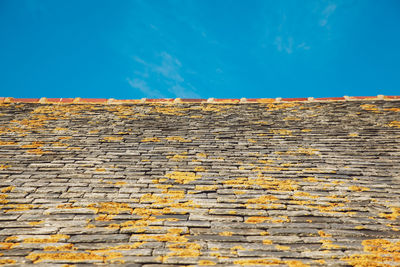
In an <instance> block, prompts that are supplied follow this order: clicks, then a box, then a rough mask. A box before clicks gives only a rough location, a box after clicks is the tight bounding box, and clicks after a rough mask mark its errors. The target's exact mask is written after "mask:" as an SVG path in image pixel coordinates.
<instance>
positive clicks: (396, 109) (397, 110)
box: [385, 108, 400, 112]
mask: <svg viewBox="0 0 400 267" xmlns="http://www.w3.org/2000/svg"><path fill="white" fill-rule="evenodd" d="M385 110H388V111H394V112H400V108H385Z"/></svg>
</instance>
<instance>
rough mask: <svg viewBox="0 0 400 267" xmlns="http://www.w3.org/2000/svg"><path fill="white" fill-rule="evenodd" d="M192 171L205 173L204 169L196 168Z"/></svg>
mask: <svg viewBox="0 0 400 267" xmlns="http://www.w3.org/2000/svg"><path fill="white" fill-rule="evenodd" d="M194 171H195V172H204V171H206V169H204V167H201V166H197V167H195V168H194Z"/></svg>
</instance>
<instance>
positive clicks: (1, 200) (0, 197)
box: [0, 194, 9, 209]
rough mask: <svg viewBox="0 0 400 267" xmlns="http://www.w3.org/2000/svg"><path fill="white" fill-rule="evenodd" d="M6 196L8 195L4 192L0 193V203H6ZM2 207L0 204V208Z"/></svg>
mask: <svg viewBox="0 0 400 267" xmlns="http://www.w3.org/2000/svg"><path fill="white" fill-rule="evenodd" d="M7 197H8V195H6V194H0V204H7V203H8V202H9V201H8V200H7V199H6V198H7ZM1 208H2V207H1V206H0V209H1Z"/></svg>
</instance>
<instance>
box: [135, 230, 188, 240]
mask: <svg viewBox="0 0 400 267" xmlns="http://www.w3.org/2000/svg"><path fill="white" fill-rule="evenodd" d="M179 230H181V229H179ZM135 236H138V237H139V238H140V240H155V241H159V242H174V243H185V242H187V241H188V239H187V238H186V236H185V235H181V234H180V232H179V233H178V232H177V231H176V230H174V229H169V230H168V233H166V234H162V235H146V234H143V235H135Z"/></svg>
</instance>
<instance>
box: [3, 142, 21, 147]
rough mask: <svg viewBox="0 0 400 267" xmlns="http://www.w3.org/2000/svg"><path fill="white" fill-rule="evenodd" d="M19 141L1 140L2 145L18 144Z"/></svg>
mask: <svg viewBox="0 0 400 267" xmlns="http://www.w3.org/2000/svg"><path fill="white" fill-rule="evenodd" d="M17 144H18V143H17V142H13V141H0V146H14V145H17Z"/></svg>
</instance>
